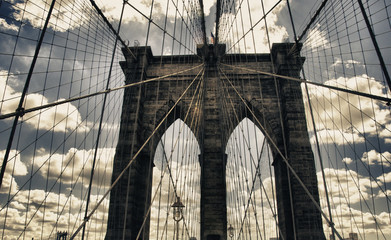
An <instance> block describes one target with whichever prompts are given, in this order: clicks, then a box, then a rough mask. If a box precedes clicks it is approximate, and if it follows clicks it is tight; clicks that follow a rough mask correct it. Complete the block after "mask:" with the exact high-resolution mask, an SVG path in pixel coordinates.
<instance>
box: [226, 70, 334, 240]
mask: <svg viewBox="0 0 391 240" xmlns="http://www.w3.org/2000/svg"><path fill="white" fill-rule="evenodd" d="M220 69H221V68H220ZM223 75H224V73H223ZM225 79H226V80H227V81H228V82H229V84H230V85H231V87H232V89H233V90H234V91H235V93H236V94H237V95H238V96H239V98H240V99H241V101H242V102H243V103H244V104H245V105H246V108H247V109H248V110H249V111H250V112H251V114H252V115H253V117H254V119H255V120H256V121H257V123H258V124H259V126H260V127H261V129H262V130H263V131H264V132H265V129H264V127H263V125H261V124H260V121H259V120H258V118H257V117H256V115H255V113H254V112H253V111H252V110H251V108H250V107H249V106H248V104H247V103H246V101H245V100H244V99H243V97H242V96H241V95H240V94H239V92H238V91H237V89H236V88H235V86H234V85H232V82H231V81H230V80H229V79H228V78H226V77H225ZM265 137H267V138H268V140H269V142H270V144H271V145H272V146H273V148H275V149H276V151H277V153H278V154H279V155H280V156H281V158H282V159H283V161H284V162H285V164H286V165H287V167H288V169H289V170H290V171H291V172H292V174H293V176H294V177H295V178H296V180H297V181H298V182H299V184H300V185H301V186H302V187H303V189H304V191H305V193H306V194H307V195H308V196H309V198H310V199H311V201H312V202H313V204H314V205H315V207H316V208H317V209H318V211H319V212H320V213H321V215H322V216H323V218H324V219H325V220H326V221H327V222H328V223H330V220H329V219H328V217H327V216H326V215H325V214H324V212H323V211H322V209H321V208H320V206H319V204H318V203H317V202H316V200H315V199H314V198H313V196H312V195H311V193H310V191H309V190H308V189H307V187H306V186H305V184H304V183H303V182H302V181H301V179H300V178H299V176H298V175H297V173H296V171H295V170H294V169H293V167H292V166H291V165H290V163H289V162H288V160H287V159H286V158H285V157H284V155H283V154H282V152H281V151H280V150H279V148H278V147H277V145H276V143H275V142H274V141H273V139H272V138H271V137H270V136H269V134H267V132H265ZM335 231H336V230H335ZM336 234H337V236H338V237H339V238H340V239H342V237H341V236H340V235H339V233H338V232H337V231H336Z"/></svg>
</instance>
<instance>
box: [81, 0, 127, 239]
mask: <svg viewBox="0 0 391 240" xmlns="http://www.w3.org/2000/svg"><path fill="white" fill-rule="evenodd" d="M124 9H125V1H124V2H123V3H122V10H121V16H120V20H119V23H118V29H117V32H120V29H121V23H122V17H123V13H124ZM118 40H119V35H117V37H116V39H115V42H114V47H113V53H112V57H111V64H110V70H109V76H108V78H107V83H106V90H107V89H109V84H110V80H111V72H112V69H113V64H114V57H115V54H116V50H117V49H116V48H117V43H118ZM107 95H108V93H105V94H104V98H103V103H102V110H101V116H100V120H99V127H98V133H97V137H96V143H95V150H94V157H93V160H92V167H91V173H90V181H89V185H88V190H87V191H88V194H87V200H86V206H85V213H84V218H86V217H87V215H88V207H89V203H90V198H91V188H92V180H93V177H94V170H95V163H96V158H97V153H98V147H99V141H100V136H101V131H102V124H103V116H104V112H105V108H106V101H107ZM84 235H85V225H83V230H82V235H81V239H82V240H83V239H84Z"/></svg>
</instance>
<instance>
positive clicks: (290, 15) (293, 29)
mask: <svg viewBox="0 0 391 240" xmlns="http://www.w3.org/2000/svg"><path fill="white" fill-rule="evenodd" d="M286 2H287V6H288V11H289V17H290V20H291V24H292V31H293V35H294V38H295V44H296V46H298V44H299V42H298V40H297V35H296V28H295V24H294V22H293V17H292V11H291V7H290V4H289V0H287V1H286ZM298 59H299V61H301V60H300V58H298ZM301 72H302V74H303V77H304V79H306V77H305V73H304V69H303V68H301ZM304 85H305V91H306V95H307V100H308V107H309V110H310V114H311V121H312V126H313V128H314V135H315V141H316V149H317V152H318V156H319V162H320V168H321V171H322V179H323V186H324V189H325V193H326V201H327V209H328V212H329V218H330V223H331V224H334V222H333V218H332V215H331V206H330V199H329V194H328V190H327V183H326V178H325V174H324V167H323V159H322V156H321V153H320V147H319V139H318V135H317V131H316V125H315V118H314V113H313V111H312V105H311V99H310V96H309V91H308V85H307V83H306V82H305V83H304ZM331 231H332V239H335V232H334V228H331Z"/></svg>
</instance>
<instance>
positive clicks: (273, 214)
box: [222, 76, 284, 240]
mask: <svg viewBox="0 0 391 240" xmlns="http://www.w3.org/2000/svg"><path fill="white" fill-rule="evenodd" d="M225 77H226V76H225ZM222 83H223V85H224V89H225V90H226V91H227V96H226V97H225V98H226V99H229V100H230V105H231V107H232V109H233V111H234V115H235V118H236V119H237V121H238V120H239V118H238V115H237V111H236V110H235V109H234V107H233V102H232V96H231V94H230V93H229V92H228V90H227V89H228V87H229V86H227V85H226V84H225V82H224V81H222ZM238 127H240V125H239V126H238ZM240 129H241V131H242V134H243V136H244V132H243V129H242V127H240ZM243 138H244V141H245V143H246V147H247V148H248V147H249V143H248V141H247V139H246V138H245V137H243ZM265 140H266V138H264V141H263V144H262V148H261V149H262V150H261V153H260V155H259V158H258V166H257V169H256V175H255V176H254V179H253V186H252V189H251V192H250V197H249V201H250V198H251V194H252V192H253V190H254V182H255V179H256V176H257V175H259V180H260V184H261V185H262V190H263V191H264V193H265V196H266V199H267V202H268V204H269V207H270V211H271V212H272V216H273V218H274V221H275V223H276V226H277V228H278V231H279V232H280V237H281V238H282V240H284V235H283V234H282V231H281V229H280V226H279V224H278V221H277V214H276V212H275V211H276V210H275V207H274V208H273V206H272V204H271V202H270V199H269V196H268V194H267V191H266V189H265V187H264V184H263V182H262V180H261V178H260V171H259V165H260V160H261V157H262V154H263V148H264V144H265ZM250 159H251V160H252V162H253V164H254V165H257V164H256V163H255V161H254V156H253V154H252V153H251V152H250ZM248 190H249V189H247V191H248ZM248 207H249V202H248V204H247V207H246V211H245V216H243V218H242V223H241V228H240V232H239V235H238V239H240V234H241V233H242V232H243V224H244V219H245V218H246V214H247V209H248Z"/></svg>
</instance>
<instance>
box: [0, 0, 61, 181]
mask: <svg viewBox="0 0 391 240" xmlns="http://www.w3.org/2000/svg"><path fill="white" fill-rule="evenodd" d="M55 3H56V0H53V1H52V4H51V5H50V8H49V12H48V15H47V17H46V21H45V25H44V26H43V28H42V32H41V36H40V37H39V41H38V44H37V47H36V48H35V53H34V57H33V61H32V62H31V66H30V70H29V72H28V75H27V79H26V82H25V84H24V88H23V91H22V95H21V96H20V100H19V105H18V108H17V109H16V112H17V113H18V114H17V115H16V116H15V118H14V122H13V124H12V128H11V133H10V136H9V139H8V144H7V149H6V151H5V154H4V159H3V164H2V166H1V170H0V188H1V184H2V182H3V177H4V173H5V168H6V167H7V162H8V157H9V154H10V151H11V147H12V142H13V140H14V136H15V131H16V126H17V125H18V120H19V117H21V116H23V114H24V109H23V103H24V100H25V97H26V94H27V90H28V88H29V85H30V81H31V77H32V75H33V71H34V67H35V64H36V62H37V59H38V55H39V51H40V49H41V46H42V42H43V38H44V37H45V33H46V30H47V28H48V25H49V20H50V17H51V15H52V11H53V8H54V5H55Z"/></svg>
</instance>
